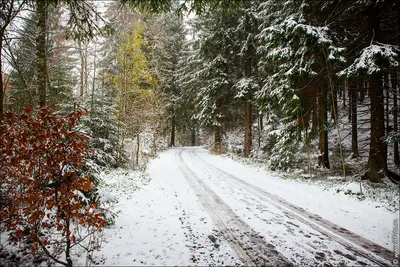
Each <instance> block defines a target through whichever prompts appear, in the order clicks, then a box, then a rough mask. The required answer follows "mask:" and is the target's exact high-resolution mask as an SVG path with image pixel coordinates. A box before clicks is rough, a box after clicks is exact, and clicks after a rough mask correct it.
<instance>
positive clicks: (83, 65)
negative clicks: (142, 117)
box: [78, 40, 85, 100]
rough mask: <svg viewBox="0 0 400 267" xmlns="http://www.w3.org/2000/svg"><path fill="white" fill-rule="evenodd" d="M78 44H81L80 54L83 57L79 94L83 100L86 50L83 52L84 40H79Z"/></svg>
mask: <svg viewBox="0 0 400 267" xmlns="http://www.w3.org/2000/svg"><path fill="white" fill-rule="evenodd" d="M78 45H79V55H80V58H81V75H80V80H81V84H80V92H79V96H80V97H81V100H83V93H84V88H85V77H84V75H85V58H84V52H83V50H82V49H83V48H82V41H80V40H79V41H78Z"/></svg>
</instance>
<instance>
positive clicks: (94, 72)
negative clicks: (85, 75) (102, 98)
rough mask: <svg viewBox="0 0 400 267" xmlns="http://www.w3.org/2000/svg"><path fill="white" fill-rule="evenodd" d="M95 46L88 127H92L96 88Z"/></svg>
mask: <svg viewBox="0 0 400 267" xmlns="http://www.w3.org/2000/svg"><path fill="white" fill-rule="evenodd" d="M96 52H97V51H96V44H95V45H94V55H93V82H92V96H91V100H90V125H92V119H93V112H94V90H95V88H96V87H95V86H96V67H97V65H96Z"/></svg>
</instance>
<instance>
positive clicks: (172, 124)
mask: <svg viewBox="0 0 400 267" xmlns="http://www.w3.org/2000/svg"><path fill="white" fill-rule="evenodd" d="M174 112H175V111H174ZM175 120H176V118H175V114H174V115H172V120H171V141H170V143H169V146H170V147H174V146H175V130H176V129H175V127H176V125H175V124H176V121H175Z"/></svg>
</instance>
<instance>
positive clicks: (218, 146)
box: [214, 125, 222, 152]
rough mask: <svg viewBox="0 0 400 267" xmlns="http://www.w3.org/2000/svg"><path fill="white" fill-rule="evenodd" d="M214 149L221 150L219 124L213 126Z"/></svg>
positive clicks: (220, 129) (220, 128)
mask: <svg viewBox="0 0 400 267" xmlns="http://www.w3.org/2000/svg"><path fill="white" fill-rule="evenodd" d="M214 151H216V152H222V127H221V126H220V125H219V126H215V128H214Z"/></svg>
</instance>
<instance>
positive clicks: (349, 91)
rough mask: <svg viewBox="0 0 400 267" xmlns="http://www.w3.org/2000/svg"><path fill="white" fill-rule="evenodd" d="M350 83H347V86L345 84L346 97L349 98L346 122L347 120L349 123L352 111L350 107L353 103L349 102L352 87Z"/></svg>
mask: <svg viewBox="0 0 400 267" xmlns="http://www.w3.org/2000/svg"><path fill="white" fill-rule="evenodd" d="M352 85H353V84H352V83H351V82H349V83H348V84H347V94H348V96H349V110H348V113H347V114H348V120H349V122H351V109H352V107H351V105H352V103H353V101H351V97H352V95H353V94H352V91H351V89H352V88H351V87H352Z"/></svg>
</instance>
